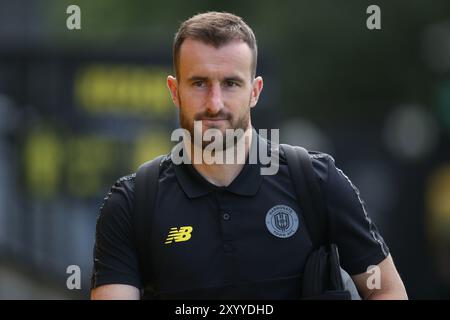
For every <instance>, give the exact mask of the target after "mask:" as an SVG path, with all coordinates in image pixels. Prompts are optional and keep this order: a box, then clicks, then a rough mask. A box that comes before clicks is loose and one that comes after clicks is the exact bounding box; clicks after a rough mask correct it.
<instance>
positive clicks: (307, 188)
mask: <svg viewBox="0 0 450 320" xmlns="http://www.w3.org/2000/svg"><path fill="white" fill-rule="evenodd" d="M280 146H281V148H282V149H283V151H284V154H285V156H286V161H287V164H288V168H289V173H290V175H291V179H292V182H293V184H294V188H295V190H296V192H297V199H298V201H299V204H300V208H301V209H302V210H303V216H304V218H305V222H306V226H307V228H308V231H309V233H310V236H311V240H312V242H313V245H314V247H316V248H318V247H320V246H321V245H324V244H326V243H327V242H328V237H327V224H328V221H327V220H328V219H327V211H326V207H325V203H324V202H323V201H324V200H323V197H322V192H321V189H320V186H319V182H318V180H317V177H316V173H315V172H314V169H313V165H312V161H311V157H310V155H309V153H308V151H307V150H306V149H304V148H302V147H295V146H290V145H287V144H281V145H280Z"/></svg>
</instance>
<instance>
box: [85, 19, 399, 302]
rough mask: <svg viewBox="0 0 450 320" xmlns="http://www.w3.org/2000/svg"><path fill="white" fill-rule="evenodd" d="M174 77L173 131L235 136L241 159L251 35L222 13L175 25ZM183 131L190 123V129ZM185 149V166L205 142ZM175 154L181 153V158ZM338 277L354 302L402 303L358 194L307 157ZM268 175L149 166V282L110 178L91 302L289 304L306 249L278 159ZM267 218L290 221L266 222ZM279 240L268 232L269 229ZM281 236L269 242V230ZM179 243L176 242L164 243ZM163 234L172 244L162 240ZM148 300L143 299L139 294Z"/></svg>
mask: <svg viewBox="0 0 450 320" xmlns="http://www.w3.org/2000/svg"><path fill="white" fill-rule="evenodd" d="M173 55H174V56H173V59H174V69H175V73H176V77H173V76H169V77H168V78H167V84H168V87H169V89H170V93H171V96H172V100H173V102H174V104H175V106H176V107H177V108H178V109H179V117H180V125H181V127H182V128H184V129H186V131H187V132H189V133H190V134H191V136H194V135H195V133H198V132H196V130H200V131H201V132H200V133H204V132H206V131H207V130H208V129H217V130H219V131H220V132H221V133H222V134H225V133H226V130H227V129H234V130H237V129H241V130H243V131H244V132H245V134H244V135H243V136H241V139H244V138H245V140H244V141H245V143H244V147H245V149H244V151H245V156H246V157H247V159H248V154H249V153H250V151H251V150H252V151H254V149H253V144H252V143H254V142H255V141H258V142H261V141H263V140H262V138H261V137H260V136H259V135H257V134H256V133H255V131H254V130H252V124H251V117H250V109H251V108H253V107H254V106H255V105H256V103H257V102H258V98H259V95H260V93H261V90H262V88H263V79H262V78H261V77H255V75H256V61H257V46H256V39H255V36H254V34H253V31H252V30H251V29H250V28H249V27H248V25H247V24H245V23H244V21H243V20H242V19H241V18H239V17H237V16H235V15H232V14H229V13H218V12H208V13H204V14H199V15H196V16H194V17H192V18H190V19H189V20H187V21H185V22H184V23H183V24H182V25H181V27H180V29H179V31H178V33H177V34H176V36H175V40H174V48H173ZM195 121H202V122H201V127H197V128H196V127H195V126H194V122H195ZM191 142H192V141H189V139H188V140H187V141H185V143H186V145H187V148H186V149H185V152H187V153H189V157H188V158H189V159H192V152H193V151H194V150H195V148H200V149H202V150H205V149H206V148H207V146H208V143H207V142H205V141H202V143H201V144H200V145H199V144H196V143H195V142H194V143H191ZM186 150H187V151H186ZM312 158H313V159H312V161H313V167H314V170H315V171H316V173H317V177H318V179H319V181H320V183H321V188H322V190H323V191H324V194H325V199H326V201H327V203H326V206H327V209H328V211H329V213H328V214H329V218H330V231H329V232H330V234H329V237H330V239H331V240H332V241H333V242H335V243H337V245H338V248H339V253H340V257H341V264H342V266H343V268H344V269H345V270H346V271H347V272H348V273H349V274H350V275H351V276H352V279H353V280H354V282H355V284H356V287H357V289H358V291H359V293H360V295H361V296H362V297H363V298H364V299H406V298H407V295H406V292H405V288H404V286H403V283H402V281H401V279H400V277H399V275H398V273H397V271H396V268H395V266H394V263H393V260H392V258H391V256H390V254H389V252H388V248H387V246H386V244H385V243H384V241H383V239H382V237H381V236H380V234H379V233H378V231H377V229H376V227H375V225H374V224H373V223H372V221H371V220H370V219H369V217H368V216H367V213H366V210H365V207H364V205H363V202H362V200H361V199H360V197H359V192H358V191H357V189H356V187H354V185H353V184H352V183H351V182H350V180H349V179H348V178H347V177H346V176H345V175H344V174H343V173H342V171H340V170H339V169H337V168H336V167H335V166H334V161H333V159H332V158H331V157H330V156H328V155H325V154H319V155H318V156H315V157H312ZM279 161H280V163H279V169H278V172H277V173H276V174H274V175H267V176H262V175H261V172H260V167H261V165H260V164H250V163H249V162H248V161H246V162H245V163H240V162H238V161H235V162H233V163H226V164H220V163H210V162H208V163H206V162H205V161H201V162H197V163H196V162H195V161H194V162H193V163H192V164H189V163H182V164H176V163H174V161H173V155H168V156H166V157H165V158H164V160H163V161H162V163H161V166H160V173H159V179H158V184H159V185H158V186H159V188H158V190H159V191H158V194H157V198H156V205H155V208H154V212H153V215H154V216H153V219H152V226H150V228H151V230H152V231H151V232H150V234H149V241H150V242H151V245H152V250H151V251H152V252H150V253H149V254H150V260H151V270H152V272H153V277H152V279H153V280H152V283H150V284H149V283H142V270H140V267H139V262H140V261H139V258H138V254H137V251H138V250H137V244H136V242H135V237H136V235H135V234H134V231H133V230H134V229H133V227H132V226H133V221H132V220H133V218H132V217H133V210H134V209H135V204H134V191H135V190H134V187H135V175H130V176H127V177H124V178H121V179H120V180H118V181H117V182H116V184H115V185H114V186H113V187H112V189H111V192H110V193H109V194H108V196H107V197H106V198H105V201H104V204H103V206H102V208H101V212H100V216H99V218H98V221H97V234H96V245H95V249H94V272H93V276H92V292H91V297H92V298H93V299H139V298H140V290H141V289H143V288H144V287H146V288H150V287H151V289H148V290H147V291H149V290H152V293H151V294H152V295H153V296H155V297H159V298H167V299H171V298H178V299H184V298H186V299H192V298H229V299H233V298H250V299H259V298H262V299H264V298H269V299H270V298H275V299H292V298H297V295H298V292H296V290H297V288H298V286H299V282H300V279H301V273H302V269H303V266H304V263H305V261H306V258H307V256H308V254H309V253H310V252H311V250H312V244H311V239H310V237H309V235H308V230H307V228H306V227H305V223H304V219H303V217H302V213H301V210H300V206H299V201H300V202H301V199H297V197H296V194H295V191H294V187H293V184H292V181H291V180H290V176H289V173H288V171H287V169H288V168H287V165H286V161H285V158H284V155H283V153H280V155H279ZM274 212H281V213H283V214H284V218H283V219H291V218H292V219H294V220H295V221H296V223H295V224H293V225H291V229H290V230H289V232H284V233H283V232H282V231H283V230H284V231H285V229H283V223H284V222H285V220H283V219H282V221H278V225H271V224H270V223H268V217H271V215H273V213H274ZM277 228H278V229H279V230H278V229H277ZM280 230H281V231H280ZM174 233H176V234H178V235H179V234H180V233H184V235H185V237H181V236H180V237H179V238H176V239H175V237H174V236H173V234H174ZM171 235H172V236H171ZM371 265H377V266H378V267H379V270H380V276H381V286H380V287H379V288H375V289H371V288H369V287H368V286H367V283H366V282H367V279H368V277H369V276H370V275H371V274H370V273H367V272H366V270H367V268H368V267H369V266H371ZM147 294H148V292H147Z"/></svg>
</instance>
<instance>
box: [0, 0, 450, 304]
mask: <svg viewBox="0 0 450 320" xmlns="http://www.w3.org/2000/svg"><path fill="white" fill-rule="evenodd" d="M72 4H76V5H78V6H79V7H80V9H81V30H68V28H67V26H66V20H67V18H68V17H69V16H70V14H67V13H66V9H67V7H68V6H69V5H72ZM372 4H375V5H378V6H379V7H380V9H381V30H369V29H368V28H367V27H366V20H367V19H368V18H369V16H370V15H369V14H367V13H366V9H367V7H368V6H369V5H372ZM211 10H216V11H229V12H232V13H235V14H238V15H240V16H242V17H243V18H244V20H246V22H247V23H248V24H249V25H250V26H251V27H252V28H253V30H254V31H255V33H256V37H257V39H258V45H259V60H258V74H259V75H262V76H263V77H264V80H265V86H264V90H263V93H262V97H261V99H260V101H259V103H258V106H257V107H256V108H255V109H253V111H252V112H253V113H252V117H253V124H254V126H255V128H257V129H258V128H279V129H280V134H281V142H284V143H292V144H299V145H303V146H305V147H308V148H312V149H315V150H321V151H324V152H327V153H330V154H331V155H333V157H334V158H335V159H336V164H337V166H338V167H340V168H341V169H343V170H344V172H346V173H347V174H348V176H349V177H350V178H351V179H352V181H353V182H354V183H355V184H356V185H357V186H358V187H359V189H360V191H361V194H362V198H363V199H364V200H365V202H366V205H367V208H368V211H369V214H370V215H371V217H372V219H373V220H374V221H375V222H376V223H377V225H378V228H379V229H380V231H381V233H382V235H383V236H384V238H385V240H386V242H387V243H388V245H389V247H390V249H391V253H392V255H393V257H394V259H395V262H396V264H397V267H398V269H399V272H400V274H401V276H402V278H403V280H404V282H405V285H406V289H407V291H408V294H409V296H410V298H413V299H449V298H450V144H449V141H450V2H449V1H448V0H433V1H425V0H420V1H418V0H398V1H364V0H346V1H331V0H330V1H324V0H317V1H299V0H291V1H289V0H283V1H262V0H260V1H242V0H239V1H234V0H227V1H223V0H214V1H212V0H209V1H208V0H199V1H176V0H172V1H156V0H155V1H153V0H140V1H124V0H120V1H119V0H84V1H75V0H72V1H66V0H54V1H53V0H42V1H37V0H36V1H26V0H0V299H86V298H88V297H89V286H90V276H91V268H92V249H93V244H94V233H95V223H96V218H97V215H98V212H99V208H100V206H101V204H102V202H103V198H104V197H105V196H106V194H107V193H108V191H109V188H110V187H111V185H112V184H113V183H114V182H115V180H116V179H118V178H119V177H121V176H124V175H126V174H129V173H131V172H134V171H135V170H136V168H137V167H138V165H139V164H140V163H142V162H144V161H146V160H148V159H151V158H152V157H154V156H155V155H158V154H161V153H163V152H168V151H169V150H170V147H171V146H172V144H171V142H170V133H171V131H172V130H173V129H175V128H177V127H178V118H177V114H176V109H175V107H174V106H173V105H172V103H171V101H170V99H169V93H168V90H167V89H166V86H165V80H166V76H167V75H168V74H170V73H172V66H171V61H172V60H171V59H172V57H171V46H172V39H173V35H174V34H175V32H176V31H177V29H178V26H179V24H180V22H182V21H184V20H185V19H187V18H189V17H190V16H192V15H194V14H196V13H199V12H204V11H211ZM69 265H77V266H79V267H80V270H81V289H80V290H77V289H75V290H69V289H68V288H67V286H66V280H67V278H68V277H69V276H70V274H68V273H67V267H68V266H69Z"/></svg>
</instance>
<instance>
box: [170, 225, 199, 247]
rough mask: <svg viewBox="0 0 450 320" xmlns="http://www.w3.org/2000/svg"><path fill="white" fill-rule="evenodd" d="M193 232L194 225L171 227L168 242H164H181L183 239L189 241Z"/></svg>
mask: <svg viewBox="0 0 450 320" xmlns="http://www.w3.org/2000/svg"><path fill="white" fill-rule="evenodd" d="M191 232H192V227H191V226H186V227H180V229H177V228H170V231H169V235H168V236H167V239H166V242H164V244H169V243H172V242H173V241H175V242H181V241H188V240H189V239H190V238H191Z"/></svg>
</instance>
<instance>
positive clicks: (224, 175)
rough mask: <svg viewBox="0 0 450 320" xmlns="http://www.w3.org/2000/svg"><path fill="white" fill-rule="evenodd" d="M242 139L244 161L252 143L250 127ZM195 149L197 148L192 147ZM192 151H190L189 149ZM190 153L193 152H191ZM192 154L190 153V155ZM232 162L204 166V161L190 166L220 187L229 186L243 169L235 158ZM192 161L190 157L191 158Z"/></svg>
mask: <svg viewBox="0 0 450 320" xmlns="http://www.w3.org/2000/svg"><path fill="white" fill-rule="evenodd" d="M240 139H244V140H243V141H244V148H245V149H244V150H245V155H244V160H245V159H247V156H248V152H249V149H250V146H251V143H252V127H251V126H250V127H249V128H248V129H247V130H246V131H245V134H244V135H243V136H242V137H241V138H240ZM236 145H239V142H237V143H236ZM193 148H197V147H193ZM191 150H192V149H191ZM191 152H195V151H194V150H192V151H191ZM196 152H202V153H203V150H196ZM191 154H192V153H191ZM219 157H222V154H219ZM233 158H234V161H233V163H230V164H227V163H224V164H218V163H212V164H206V163H205V161H201V163H200V164H197V163H195V161H192V165H193V166H194V168H195V169H196V170H197V172H198V173H199V174H200V175H201V176H202V177H203V178H205V179H206V180H207V181H208V182H210V183H212V184H214V185H216V186H219V187H222V186H228V185H230V184H231V183H232V182H233V180H234V179H235V178H236V177H237V176H238V175H239V173H240V172H241V171H242V169H243V168H244V163H242V161H236V157H233ZM191 159H192V157H191Z"/></svg>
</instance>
